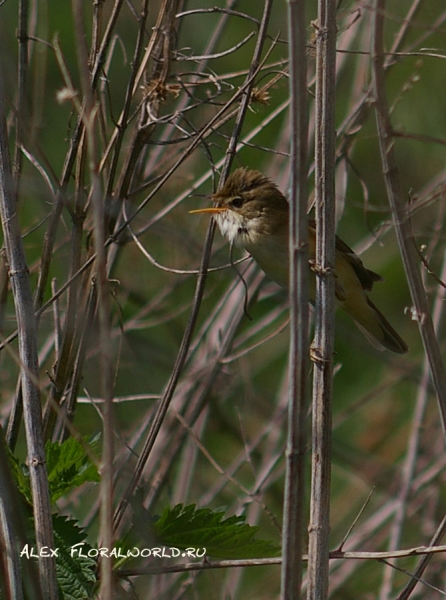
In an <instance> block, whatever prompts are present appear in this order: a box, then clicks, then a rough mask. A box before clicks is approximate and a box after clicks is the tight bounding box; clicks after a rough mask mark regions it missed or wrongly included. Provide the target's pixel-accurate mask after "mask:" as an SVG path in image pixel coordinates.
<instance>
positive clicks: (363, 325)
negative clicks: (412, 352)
mask: <svg viewBox="0 0 446 600" xmlns="http://www.w3.org/2000/svg"><path fill="white" fill-rule="evenodd" d="M367 305H368V308H369V309H370V310H368V311H367V312H366V314H364V312H362V314H361V315H358V314H355V315H352V316H353V318H354V321H355V323H356V325H357V326H358V327H359V329H360V330H361V331H362V333H363V334H364V335H365V336H366V338H367V339H368V340H369V341H370V342H371V343H372V344H373V345H374V346H375V347H377V348H378V349H379V350H383V348H387V349H388V350H391V351H392V352H396V353H397V354H405V353H406V352H407V351H408V350H409V348H408V346H407V344H406V342H405V341H404V340H403V339H402V338H401V337H400V336H399V335H398V333H397V332H396V331H395V330H394V328H393V327H392V325H391V324H390V323H389V321H388V320H387V319H386V317H385V316H384V315H383V314H382V312H381V311H380V310H379V309H378V308H377V307H376V306H375V305H374V304H373V302H372V301H371V300H370V298H369V297H367Z"/></svg>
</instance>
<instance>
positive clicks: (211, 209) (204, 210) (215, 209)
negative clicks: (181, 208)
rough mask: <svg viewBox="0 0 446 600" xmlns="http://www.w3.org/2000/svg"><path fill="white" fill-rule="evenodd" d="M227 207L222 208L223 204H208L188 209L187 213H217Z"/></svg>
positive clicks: (224, 210)
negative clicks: (207, 205)
mask: <svg viewBox="0 0 446 600" xmlns="http://www.w3.org/2000/svg"><path fill="white" fill-rule="evenodd" d="M227 210H228V209H227V208H224V207H223V206H210V207H209V208H197V209H195V210H190V211H189V214H191V215H197V214H199V213H211V214H214V215H215V214H218V213H222V212H226V211H227Z"/></svg>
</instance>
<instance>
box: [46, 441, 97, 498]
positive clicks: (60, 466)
mask: <svg viewBox="0 0 446 600" xmlns="http://www.w3.org/2000/svg"><path fill="white" fill-rule="evenodd" d="M86 447H88V448H89V449H90V451H91V449H92V447H93V444H89V445H87V443H86V442H84V443H81V442H80V441H78V440H75V439H74V438H70V439H68V440H66V441H65V442H63V444H58V443H57V442H47V443H46V444H45V452H46V459H47V470H48V482H49V487H50V494H51V500H52V501H53V502H55V501H56V500H57V499H58V498H60V497H61V496H63V495H64V494H67V493H68V492H70V491H71V490H72V489H74V488H76V487H79V486H80V485H82V484H83V483H85V482H86V481H95V482H97V481H100V477H99V473H98V470H97V468H96V465H95V464H94V463H93V462H92V460H91V458H90V456H89V455H88V454H87V452H86Z"/></svg>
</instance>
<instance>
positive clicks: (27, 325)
mask: <svg viewBox="0 0 446 600" xmlns="http://www.w3.org/2000/svg"><path fill="white" fill-rule="evenodd" d="M1 81H2V74H1V73H0V82H1ZM0 213H1V220H2V228H3V235H4V240H5V241H4V243H5V249H6V256H7V259H8V265H9V277H10V280H11V286H12V291H13V295H14V303H15V311H16V315H17V325H18V327H17V328H18V337H19V357H20V378H21V384H22V395H23V415H24V421H25V433H26V447H27V452H28V459H27V462H28V466H29V476H30V481H31V491H32V497H33V512H34V527H35V532H36V542H37V548H38V551H40V549H41V548H43V547H44V546H46V547H49V548H54V538H53V525H52V519H51V504H50V495H49V491H48V477H47V472H46V460H45V449H44V443H43V432H42V414H41V407H40V390H39V366H38V357H37V327H36V320H35V317H34V307H33V299H32V294H31V285H30V281H29V273H28V267H27V264H26V258H25V251H24V248H23V241H22V236H21V232H20V227H19V222H18V216H17V205H16V199H15V195H14V191H13V180H12V172H11V162H10V157H9V151H8V132H7V128H6V118H5V104H4V90H3V86H2V85H1V84H0ZM39 575H40V586H41V589H42V593H43V595H45V597H46V598H48V599H49V600H57V599H58V597H59V595H58V589H57V581H56V565H55V561H54V558H52V557H51V558H49V557H48V558H46V557H40V558H39Z"/></svg>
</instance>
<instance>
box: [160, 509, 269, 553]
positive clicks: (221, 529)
mask: <svg viewBox="0 0 446 600" xmlns="http://www.w3.org/2000/svg"><path fill="white" fill-rule="evenodd" d="M258 530H259V528H258V527H252V526H251V525H248V524H247V523H245V517H243V516H239V517H237V516H232V517H229V518H228V519H225V518H224V512H222V511H212V510H210V509H207V508H201V509H196V508H195V505H194V504H190V505H188V506H183V505H182V504H178V505H177V506H174V507H173V508H170V507H168V508H166V509H165V510H164V511H163V513H162V515H161V517H160V518H159V519H158V521H156V523H155V531H156V533H157V534H158V536H159V538H160V540H161V541H162V542H163V543H164V544H165V545H166V546H170V547H174V548H179V549H187V548H198V549H203V548H206V555H207V556H217V557H220V558H227V559H236V558H259V557H270V556H278V555H280V547H279V546H277V545H276V544H274V543H272V542H270V541H268V540H256V539H255V535H256V533H257V532H258Z"/></svg>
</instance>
